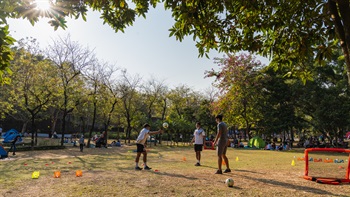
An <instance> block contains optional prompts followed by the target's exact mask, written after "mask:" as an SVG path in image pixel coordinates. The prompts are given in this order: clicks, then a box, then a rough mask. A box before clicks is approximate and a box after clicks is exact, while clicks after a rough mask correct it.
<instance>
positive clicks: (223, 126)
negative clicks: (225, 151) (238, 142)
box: [218, 122, 228, 144]
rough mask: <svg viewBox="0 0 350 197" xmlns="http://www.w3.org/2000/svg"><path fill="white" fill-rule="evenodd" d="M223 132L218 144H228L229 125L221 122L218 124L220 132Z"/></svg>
mask: <svg viewBox="0 0 350 197" xmlns="http://www.w3.org/2000/svg"><path fill="white" fill-rule="evenodd" d="M219 131H221V136H220V139H219V142H218V144H226V143H227V140H228V137H227V125H226V123H224V122H220V123H219V124H218V132H219Z"/></svg>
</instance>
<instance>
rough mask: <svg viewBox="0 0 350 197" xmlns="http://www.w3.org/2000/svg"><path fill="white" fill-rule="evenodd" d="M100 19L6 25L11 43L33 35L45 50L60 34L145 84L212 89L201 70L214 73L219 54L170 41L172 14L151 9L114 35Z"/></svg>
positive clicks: (191, 43) (94, 16) (189, 43)
mask: <svg viewBox="0 0 350 197" xmlns="http://www.w3.org/2000/svg"><path fill="white" fill-rule="evenodd" d="M99 17H100V14H99V13H98V12H89V13H88V15H87V22H85V21H83V20H82V19H81V18H80V19H78V20H73V19H68V24H67V25H68V28H67V29H66V30H62V29H59V30H57V31H54V30H53V28H52V27H51V26H50V25H49V24H47V20H46V19H43V20H41V21H40V22H38V23H36V24H35V26H34V27H33V26H32V25H31V24H30V23H29V21H26V20H21V19H18V20H14V19H10V20H9V21H8V22H9V24H10V31H11V35H12V36H13V37H14V38H15V39H21V38H25V37H29V36H30V37H34V38H36V39H37V40H38V41H39V43H40V44H41V46H43V47H45V46H47V44H48V43H50V42H51V40H52V39H55V38H57V37H58V35H61V36H66V35H67V34H68V33H69V34H70V35H71V39H72V40H73V41H78V42H79V43H80V44H81V45H83V46H88V47H89V48H90V49H94V51H95V53H96V55H97V57H98V58H99V59H100V60H104V61H108V62H110V63H113V64H115V65H116V66H117V67H120V68H126V69H127V71H128V72H129V73H130V74H131V75H135V74H139V75H140V76H142V78H143V80H147V79H149V78H150V77H151V76H153V77H155V78H157V79H159V80H165V83H166V84H167V85H169V87H170V88H173V87H175V86H178V85H180V84H186V85H188V86H189V87H191V88H193V89H194V90H204V89H206V88H208V87H210V86H211V83H212V81H213V80H214V79H212V78H205V79H204V72H205V70H210V69H211V68H215V69H217V66H216V65H215V64H214V61H213V58H214V57H222V56H223V55H222V54H218V53H217V52H216V51H212V52H211V53H210V55H209V56H210V59H208V58H206V57H202V58H199V57H198V50H197V48H196V47H195V42H194V41H193V40H192V38H191V37H187V38H185V40H184V41H182V42H179V41H176V39H175V37H169V31H168V29H170V28H171V26H172V24H173V23H174V22H173V19H172V18H171V13H170V11H164V9H163V8H162V6H158V7H157V8H156V9H151V10H150V11H149V13H148V14H147V18H146V19H144V18H137V19H136V22H135V23H134V25H133V26H130V27H127V28H126V30H125V33H122V32H118V33H115V31H114V30H113V29H112V28H111V27H109V26H108V25H103V20H102V19H100V18H99ZM264 63H266V61H265V62H264Z"/></svg>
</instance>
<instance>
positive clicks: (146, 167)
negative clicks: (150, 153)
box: [143, 166, 152, 170]
mask: <svg viewBox="0 0 350 197" xmlns="http://www.w3.org/2000/svg"><path fill="white" fill-rule="evenodd" d="M143 169H145V170H150V169H152V168H150V167H148V166H145V167H144V168H143Z"/></svg>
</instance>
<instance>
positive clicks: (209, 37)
mask: <svg viewBox="0 0 350 197" xmlns="http://www.w3.org/2000/svg"><path fill="white" fill-rule="evenodd" d="M49 1H50V2H51V9H50V10H46V11H45V12H44V11H40V10H39V9H36V7H37V4H36V1H35V0H25V1H20V0H12V1H11V3H9V2H8V1H2V2H1V3H0V5H1V8H2V9H0V15H1V16H2V17H1V20H0V31H1V32H2V35H3V36H2V37H1V38H0V39H1V40H3V41H4V42H2V43H1V46H0V48H2V49H4V50H3V51H0V52H1V53H2V54H1V55H0V57H1V58H0V60H1V61H0V62H1V65H0V66H1V67H0V68H1V69H0V70H3V69H5V68H6V67H7V66H6V65H8V62H9V59H10V58H11V56H10V55H9V54H8V52H7V50H6V47H7V46H9V45H11V43H12V39H11V38H9V36H8V31H7V28H8V26H7V23H6V18H9V17H11V18H18V17H23V18H27V19H28V20H29V21H30V22H31V23H32V24H34V23H35V22H36V21H38V20H39V17H41V16H44V17H49V18H51V19H52V20H50V24H51V25H52V26H54V27H55V28H57V27H59V26H61V27H63V28H65V27H66V24H65V17H72V16H73V17H76V18H77V17H79V16H82V17H83V19H85V15H86V12H87V10H88V8H92V9H93V10H98V11H100V12H101V13H102V16H101V18H102V19H103V20H104V23H107V24H109V25H110V26H111V27H112V28H114V29H115V30H116V31H119V30H121V31H123V30H124V29H125V28H126V26H130V25H133V22H134V21H135V18H136V16H143V17H145V14H146V13H147V12H148V10H149V8H150V7H151V6H152V7H155V6H156V5H157V4H158V3H160V2H162V3H164V7H165V9H169V10H171V12H172V16H173V18H174V19H175V24H174V25H173V27H172V28H171V29H170V35H171V36H175V37H176V38H177V39H179V40H180V41H181V40H182V39H183V38H184V37H186V36H188V35H192V36H193V39H194V40H195V41H197V44H196V46H197V47H198V49H199V52H200V54H201V55H203V54H207V52H209V51H210V49H217V50H219V51H222V52H237V51H241V50H246V51H250V52H253V53H258V54H260V55H263V56H266V57H271V60H272V61H271V63H272V65H275V66H281V65H283V66H290V70H292V71H297V72H294V73H299V74H302V76H303V77H304V78H305V79H306V78H307V77H311V76H310V75H308V73H307V72H304V71H305V70H304V69H305V66H304V64H303V63H304V62H305V61H306V60H308V59H309V58H312V57H318V58H319V60H322V59H324V58H330V57H331V51H332V48H334V47H337V48H339V47H341V48H342V51H343V57H344V59H345V62H346V70H347V73H348V83H349V84H350V56H349V50H350V3H349V0H326V1H324V0H312V1H297V2H296V1H293V0H286V1H257V0H252V1H237V0H231V1H227V0H226V1H224V0H211V1H203V0H192V1H187V0H186V1H184V0H150V1H148V0H133V1H131V2H130V1H125V0H118V1H105V0H86V1H77V0H57V1H51V0H49ZM0 76H1V73H0Z"/></svg>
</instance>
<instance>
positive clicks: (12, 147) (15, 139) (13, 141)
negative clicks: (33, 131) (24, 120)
mask: <svg viewBox="0 0 350 197" xmlns="http://www.w3.org/2000/svg"><path fill="white" fill-rule="evenodd" d="M19 138H21V136H20V135H17V136H16V137H15V138H14V139H13V140H12V142H11V143H12V144H11V148H10V150H9V151H8V153H9V152H11V151H12V149H13V152H12V155H16V142H17V141H18V139H19Z"/></svg>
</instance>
